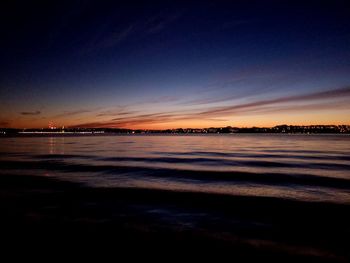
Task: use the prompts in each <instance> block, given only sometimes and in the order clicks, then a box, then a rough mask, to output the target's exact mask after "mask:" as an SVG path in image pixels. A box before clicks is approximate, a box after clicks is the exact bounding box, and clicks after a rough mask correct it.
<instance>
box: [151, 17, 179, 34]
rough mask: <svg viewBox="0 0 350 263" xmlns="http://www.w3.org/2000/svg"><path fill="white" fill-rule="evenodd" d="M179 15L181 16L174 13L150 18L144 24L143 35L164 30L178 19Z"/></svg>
mask: <svg viewBox="0 0 350 263" xmlns="http://www.w3.org/2000/svg"><path fill="white" fill-rule="evenodd" d="M181 15H182V14H181V13H174V14H159V15H156V16H154V17H151V18H150V19H148V21H146V23H145V33H146V34H155V33H158V32H160V31H162V30H163V29H165V28H166V26H167V25H168V24H170V23H172V22H174V21H175V20H177V19H179V18H180V17H181Z"/></svg>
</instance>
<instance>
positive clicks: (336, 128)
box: [0, 125, 350, 135]
mask: <svg viewBox="0 0 350 263" xmlns="http://www.w3.org/2000/svg"><path fill="white" fill-rule="evenodd" d="M50 133H62V134H65V133H66V134H70V133H71V134H100V133H115V134H156V133H164V134H228V133H287V134H294V133H295V134H298V133H300V134H350V125H309V126H300V125H278V126H275V127H269V128H266V127H250V128H238V127H231V126H227V127H210V128H177V129H166V130H148V129H137V130H133V129H121V128H60V129H59V128H57V129H12V128H0V135H19V134H22V135H23V134H50Z"/></svg>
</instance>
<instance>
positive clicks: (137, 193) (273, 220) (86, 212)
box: [0, 175, 350, 262]
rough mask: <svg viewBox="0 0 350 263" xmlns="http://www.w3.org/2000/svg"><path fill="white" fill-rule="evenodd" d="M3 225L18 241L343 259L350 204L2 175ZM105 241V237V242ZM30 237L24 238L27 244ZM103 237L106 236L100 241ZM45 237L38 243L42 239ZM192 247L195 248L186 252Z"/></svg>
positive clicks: (239, 255)
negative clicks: (62, 241)
mask: <svg viewBox="0 0 350 263" xmlns="http://www.w3.org/2000/svg"><path fill="white" fill-rule="evenodd" d="M0 195H1V201H0V206H1V211H2V214H3V215H2V216H1V224H0V225H1V226H2V227H1V228H2V229H1V231H2V233H4V235H5V236H6V237H8V238H9V239H14V240H22V241H23V242H24V240H25V241H26V242H29V243H30V242H34V243H35V241H34V240H33V239H32V238H31V236H32V235H35V236H36V238H40V239H41V240H45V241H49V242H55V240H56V239H57V238H63V237H65V238H66V239H67V241H68V243H66V244H65V246H66V245H67V246H69V243H70V242H71V241H72V242H73V241H74V242H81V244H85V242H88V243H89V244H90V245H92V244H94V245H96V246H99V245H102V244H104V245H107V246H108V245H112V244H110V243H108V244H107V240H109V239H108V238H111V237H113V240H114V241H113V242H114V243H113V242H112V243H113V244H114V245H118V246H121V247H123V248H125V249H131V248H137V247H139V248H151V247H152V248H162V247H163V246H165V247H166V248H169V247H173V248H176V249H177V250H178V251H179V252H184V251H187V252H191V251H192V252H194V251H197V250H202V249H203V248H207V249H209V250H211V251H212V250H214V251H215V250H216V251H220V252H222V253H231V252H233V251H234V252H235V255H236V257H237V258H238V259H244V258H249V259H252V260H255V259H259V258H260V257H261V256H263V257H267V258H269V259H270V260H276V262H277V261H280V260H284V261H286V260H287V261H289V260H290V262H293V261H295V260H302V261H304V260H305V262H306V261H309V260H310V259H312V261H313V262H314V261H316V262H327V261H330V262H346V261H347V260H349V259H350V256H349V252H348V251H349V250H348V248H349V245H348V243H347V240H348V236H349V233H350V228H349V224H348V222H350V216H349V215H347V212H348V211H349V208H350V206H349V205H340V204H334V203H324V202H319V203H317V202H312V203H309V202H301V201H293V200H286V199H280V198H271V197H250V196H228V195H219V194H206V193H192V192H174V191H164V190H150V189H138V188H111V189H109V188H92V187H87V186H84V185H81V184H78V183H71V182H65V181H60V180H57V179H53V178H44V177H40V176H27V175H23V176H19V175H2V176H0ZM101 240H105V242H103V241H101ZM26 242H25V243H26ZM99 242H102V244H101V243H99ZM39 243H40V242H39ZM189 248H191V249H190V251H188V250H189Z"/></svg>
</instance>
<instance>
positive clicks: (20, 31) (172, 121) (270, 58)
mask: <svg viewBox="0 0 350 263" xmlns="http://www.w3.org/2000/svg"><path fill="white" fill-rule="evenodd" d="M1 5H2V7H1V11H0V32H1V43H0V47H1V49H0V56H1V60H0V69H1V72H0V74H1V75H0V96H1V97H0V99H1V106H0V110H1V113H0V126H8V127H45V126H47V123H48V122H49V121H53V122H55V123H57V125H66V126H67V125H70V126H74V125H78V126H101V127H109V126H110V127H140V128H167V127H179V126H186V127H190V126H192V127H203V126H211V125H212V126H226V125H233V126H251V125H261V126H271V125H274V124H278V123H281V122H288V123H300V124H304V123H305V124H308V123H315V124H317V123H349V122H350V118H349V116H350V106H348V105H349V104H350V103H349V102H350V88H349V87H350V19H349V17H350V4H348V3H347V1H158V2H157V1H142V2H141V1H125V2H123V1H8V3H5V2H4V3H2V4H1ZM327 92H328V93H327ZM322 94H323V95H322ZM324 94H331V95H330V96H328V95H324Z"/></svg>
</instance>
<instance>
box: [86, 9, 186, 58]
mask: <svg viewBox="0 0 350 263" xmlns="http://www.w3.org/2000/svg"><path fill="white" fill-rule="evenodd" d="M181 15H182V14H181V13H179V12H177V13H170V14H169V13H160V14H158V15H155V16H152V17H148V18H140V19H138V20H135V21H134V22H131V23H129V24H127V25H125V24H124V25H119V24H110V23H107V24H106V25H103V26H101V28H100V30H99V31H98V32H97V33H96V34H95V36H93V37H92V39H90V41H89V42H88V44H87V45H86V47H85V48H82V50H81V53H83V54H84V53H89V52H92V51H95V50H100V49H107V48H113V47H117V46H119V45H120V44H122V43H124V42H126V41H130V40H135V41H136V40H137V41H139V40H140V38H143V37H145V36H148V35H152V34H156V33H159V32H161V31H162V30H164V29H165V28H166V27H167V26H168V25H169V24H171V23H172V22H174V21H175V20H177V19H178V18H179V17H181ZM106 28H107V29H106ZM110 28H112V29H110Z"/></svg>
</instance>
